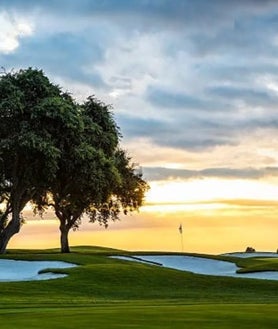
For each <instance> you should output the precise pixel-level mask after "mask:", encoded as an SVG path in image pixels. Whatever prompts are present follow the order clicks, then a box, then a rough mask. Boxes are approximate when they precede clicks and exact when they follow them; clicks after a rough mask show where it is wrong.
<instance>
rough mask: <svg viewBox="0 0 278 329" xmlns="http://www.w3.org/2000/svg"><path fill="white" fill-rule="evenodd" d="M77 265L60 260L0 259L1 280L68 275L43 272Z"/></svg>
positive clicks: (24, 279) (55, 277) (51, 277)
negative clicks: (43, 271)
mask: <svg viewBox="0 0 278 329" xmlns="http://www.w3.org/2000/svg"><path fill="white" fill-rule="evenodd" d="M75 266H77V265H75V264H71V263H66V262H58V261H22V260H9V259H2V260H0V281H1V282H7V281H33V280H50V279H58V278H63V277H65V276H67V275H66V274H56V273H51V271H50V272H48V273H42V274H39V272H40V271H41V270H45V269H58V268H71V267H75Z"/></svg>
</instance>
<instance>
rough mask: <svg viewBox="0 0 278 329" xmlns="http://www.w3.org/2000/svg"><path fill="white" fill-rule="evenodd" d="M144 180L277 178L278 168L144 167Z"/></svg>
mask: <svg viewBox="0 0 278 329" xmlns="http://www.w3.org/2000/svg"><path fill="white" fill-rule="evenodd" d="M143 175H144V177H145V179H147V180H152V181H161V180H169V179H182V180H188V179H196V178H198V179H202V178H212V177H214V178H227V179H259V178H263V177H269V176H275V177H278V167H265V168H259V169H256V168H243V169H232V168H208V169H204V170H187V169H170V168H162V167H144V168H143Z"/></svg>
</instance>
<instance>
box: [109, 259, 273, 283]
mask: <svg viewBox="0 0 278 329" xmlns="http://www.w3.org/2000/svg"><path fill="white" fill-rule="evenodd" d="M135 257H136V259H135V258H132V257H123V256H116V257H113V258H117V259H122V260H128V261H137V262H143V263H148V264H153V265H155V264H154V263H157V264H160V265H161V266H165V267H168V268H173V269H176V270H181V271H188V272H193V273H196V274H205V275H216V276H231V277H236V278H252V279H265V280H278V272H275V271H267V272H256V273H246V274H237V273H236V271H237V270H238V269H239V268H238V267H237V266H236V265H235V264H234V263H231V262H225V261H219V260H215V259H209V258H202V257H192V256H149V255H148V256H141V255H140V256H135Z"/></svg>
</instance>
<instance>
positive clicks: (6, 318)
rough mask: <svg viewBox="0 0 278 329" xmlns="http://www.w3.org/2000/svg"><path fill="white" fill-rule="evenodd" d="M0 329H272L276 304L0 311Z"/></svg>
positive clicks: (274, 323) (274, 322)
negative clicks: (2, 325)
mask: <svg viewBox="0 0 278 329" xmlns="http://www.w3.org/2000/svg"><path fill="white" fill-rule="evenodd" d="M0 320H1V323H5V326H4V327H2V328H6V329H12V328H30V329H33V328H34V329H35V328H61V329H63V328H70V329H71V328H90V327H91V328H103V329H105V328H112V329H114V328H148V329H154V328H165V329H166V328H167V329H168V328H169V329H170V328H177V329H182V328H192V329H197V328H211V329H213V328H223V329H225V328H231V329H232V328H235V327H237V328H243V329H244V328H254V329H256V328H258V329H263V328H276V325H277V321H278V314H277V305H177V306H169V305H156V306H154V305H147V306H144V305H140V304H138V305H136V304H135V305H105V306H103V305H101V306H94V307H74V308H71V307H69V308H62V307H56V308H30V309H28V308H27V309H19V310H17V311H15V310H14V309H12V310H9V309H8V310H2V311H1V312H0Z"/></svg>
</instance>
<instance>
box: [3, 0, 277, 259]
mask: <svg viewBox="0 0 278 329" xmlns="http://www.w3.org/2000/svg"><path fill="white" fill-rule="evenodd" d="M0 26H1V30H0V66H1V67H2V70H3V71H10V70H18V69H21V68H27V67H30V66H31V67H34V68H39V69H42V70H43V71H44V72H45V74H46V75H47V76H48V77H49V78H50V79H51V81H53V82H54V83H57V84H59V85H60V86H61V87H62V88H63V89H64V90H67V91H69V92H71V93H72V95H73V97H74V98H76V99H77V100H78V101H80V102H82V101H83V100H85V99H86V98H87V97H88V96H89V95H95V96H96V97H97V98H98V99H100V100H102V101H103V102H105V103H107V104H111V105H112V106H113V113H114V116H115V120H116V122H117V123H118V125H119V126H120V128H121V133H122V135H123V137H122V141H121V144H122V146H123V147H124V149H125V150H127V152H128V153H129V154H130V156H131V157H132V159H133V161H134V162H135V163H138V164H140V166H142V169H143V174H144V177H145V179H146V180H147V181H148V182H149V184H150V186H151V189H150V191H149V192H148V194H147V196H146V204H145V206H144V207H143V208H142V209H141V211H140V213H139V214H134V215H132V216H130V217H123V219H122V220H121V222H119V223H115V224H114V223H113V224H112V225H111V226H110V228H109V229H108V230H103V228H100V227H96V226H92V225H91V226H90V225H88V224H86V223H84V225H83V226H82V227H81V228H80V232H77V233H76V232H74V233H72V234H71V239H72V240H71V241H72V243H73V244H79V243H80V241H85V242H86V243H87V244H101V245H107V246H111V247H118V248H123V249H137V250H138V249H150V250H173V251H175V250H177V251H179V250H180V249H181V236H180V234H179V232H178V227H179V225H180V224H182V225H183V227H184V230H183V232H184V233H183V239H184V248H185V250H186V251H198V252H206V251H207V252H210V253H214V252H225V251H231V249H233V250H243V249H245V248H246V247H247V246H252V247H254V248H256V249H260V250H270V249H271V250H276V249H277V247H278V243H276V241H277V238H276V236H277V233H278V207H277V204H278V203H277V201H278V152H277V150H278V134H277V132H278V129H277V128H278V115H277V104H278V3H277V1H267V0H266V1H260V0H234V1H228V0H226V1H225V0H210V1H207V0H194V1H193V0H190V1H189V0H59V1H54V0H48V1H46V0H33V1H32V0H25V1H21V0H18V1H17V0H1V1H0ZM27 213H28V212H27ZM26 216H27V215H26ZM48 216H49V218H51V219H49V220H48V221H41V222H38V221H36V220H34V219H33V217H32V215H31V214H29V213H28V216H27V217H28V218H31V219H30V221H28V223H27V224H26V225H25V226H26V227H23V229H22V233H20V234H19V235H18V236H16V237H15V239H14V242H13V244H12V245H13V246H27V247H30V246H33V247H36V246H41V245H42V244H43V245H44V244H45V245H46V246H48V245H51V246H52V245H55V243H56V244H57V243H58V242H57V240H58V239H56V240H55V238H54V236H55V237H56V238H57V234H58V233H57V226H58V225H57V223H56V222H55V220H54V219H53V218H52V217H51V216H52V215H51V214H49V215H48ZM53 222H54V223H53ZM45 236H47V237H48V238H45ZM50 236H51V237H53V238H51V239H50V238H49V237H50ZM35 237H36V238H35ZM50 241H51V242H50Z"/></svg>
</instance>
